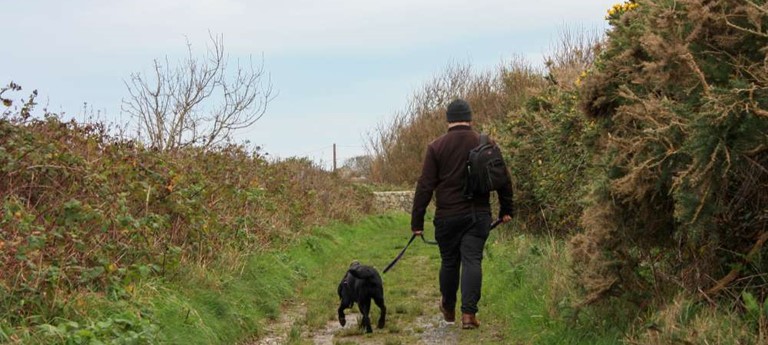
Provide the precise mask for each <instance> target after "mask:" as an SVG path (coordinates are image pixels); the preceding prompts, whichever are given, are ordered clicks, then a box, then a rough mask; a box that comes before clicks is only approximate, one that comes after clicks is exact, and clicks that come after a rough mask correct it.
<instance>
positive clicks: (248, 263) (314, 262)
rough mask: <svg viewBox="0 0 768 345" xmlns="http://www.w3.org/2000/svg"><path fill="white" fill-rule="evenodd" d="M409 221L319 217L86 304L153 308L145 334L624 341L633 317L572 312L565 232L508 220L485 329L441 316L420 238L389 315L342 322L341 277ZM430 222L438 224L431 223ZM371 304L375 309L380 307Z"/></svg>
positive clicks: (383, 254)
mask: <svg viewBox="0 0 768 345" xmlns="http://www.w3.org/2000/svg"><path fill="white" fill-rule="evenodd" d="M429 223H430V222H427V224H429ZM408 224H409V218H408V216H407V215H406V214H404V213H393V214H386V215H377V216H368V217H365V218H363V219H361V220H360V221H359V222H357V223H355V224H333V225H330V226H326V227H322V228H316V229H314V230H312V231H311V232H310V233H309V234H303V235H301V236H300V237H298V238H297V239H296V240H295V241H293V242H292V243H291V244H287V245H285V246H284V247H283V248H282V249H280V250H278V249H270V250H269V251H265V252H262V253H254V254H251V255H247V256H237V255H233V254H229V255H227V253H222V255H221V258H220V259H219V260H218V261H217V262H215V263H210V264H209V265H206V266H200V267H197V268H196V269H186V270H183V271H180V272H179V273H178V274H177V277H176V278H175V279H172V280H170V281H165V280H157V279H150V280H148V281H146V282H144V283H142V284H141V285H138V286H137V287H136V288H135V290H134V291H135V293H134V296H133V297H132V298H131V299H130V300H124V301H117V302H113V303H108V304H106V305H103V306H99V305H93V307H89V308H88V310H91V313H92V316H91V317H92V318H93V319H94V320H102V319H104V318H105V317H107V316H109V317H115V315H123V314H126V313H128V314H131V315H140V316H142V317H143V320H147V319H148V320H151V321H152V325H157V326H156V327H153V328H151V329H150V328H147V329H146V330H145V329H144V328H140V329H139V331H141V332H143V333H141V334H149V335H153V334H156V335H157V337H156V338H153V339H152V340H151V341H149V342H145V343H152V344H155V343H163V344H242V345H262V344H263V345H273V344H347V345H349V344H384V345H397V344H472V345H478V344H618V343H619V341H617V339H620V338H621V333H622V330H621V325H622V324H624V325H626V324H627V323H626V320H621V315H620V314H619V315H616V317H605V316H604V315H590V312H589V311H582V312H581V313H580V314H579V315H580V316H579V318H578V319H576V320H575V321H573V319H572V318H570V317H569V316H568V315H572V314H573V313H572V311H569V305H570V304H571V301H572V299H570V297H569V294H570V290H569V289H570V288H571V287H570V284H568V283H567V282H568V280H569V274H570V273H569V272H570V270H569V269H568V268H567V260H566V259H565V257H564V254H562V253H564V250H563V244H562V241H558V240H554V239H550V240H548V239H546V237H540V236H530V235H523V234H517V233H516V232H515V231H514V227H513V226H502V227H499V228H497V229H495V230H493V232H492V233H491V236H490V237H489V244H488V245H487V246H486V251H485V261H484V263H483V271H484V280H483V298H482V300H481V301H480V304H479V308H480V313H479V314H478V317H479V319H480V321H481V323H482V325H481V327H480V329H479V330H469V331H464V330H461V329H459V326H458V325H457V324H446V323H445V322H443V321H442V320H441V316H440V312H439V311H438V303H439V300H440V295H439V290H438V282H437V274H438V267H439V264H440V260H439V253H438V249H437V247H436V246H433V245H427V244H424V243H422V242H421V241H415V242H414V243H413V244H412V245H411V246H410V247H409V249H408V251H407V252H406V253H405V256H404V257H403V258H402V259H401V260H400V262H399V263H398V264H397V265H396V266H395V267H394V268H393V269H392V270H391V271H389V272H388V273H386V274H384V275H383V280H384V293H385V300H386V303H387V307H388V315H387V325H386V327H385V328H384V329H374V332H373V333H372V334H363V333H362V332H361V331H360V329H359V328H357V327H356V322H357V321H358V320H357V319H358V318H359V317H358V316H355V315H354V314H352V313H354V312H356V308H354V309H353V310H352V311H347V320H348V321H349V323H348V324H347V326H346V327H344V328H342V327H341V326H339V324H338V321H337V315H336V309H337V307H338V303H339V300H338V296H337V294H336V289H337V287H338V283H339V281H340V280H341V279H342V277H343V275H344V273H345V272H346V270H347V267H348V266H349V264H350V262H352V261H353V260H358V261H360V262H361V263H364V264H368V265H372V266H374V267H376V268H378V269H379V271H381V270H382V269H383V267H385V266H386V265H387V264H388V263H389V262H390V261H391V260H392V259H393V258H394V257H395V256H396V255H397V253H399V252H400V250H401V249H402V248H403V246H404V245H405V244H406V243H407V241H408V239H409V238H410V231H409V230H408ZM426 234H427V237H428V238H431V237H433V236H434V230H433V229H432V228H431V227H430V225H428V227H427V229H426ZM372 309H373V312H372V315H371V317H372V319H374V320H375V319H376V318H377V317H378V313H379V311H378V308H376V307H373V308H372ZM142 325H143V324H142ZM617 325H618V326H617ZM138 326H141V325H138ZM134 327H135V326H134ZM145 328H146V327H145ZM145 331H152V332H154V333H147V332H145ZM30 343H34V344H37V343H55V342H40V341H38V342H34V341H33V342H30ZM138 343H141V342H138Z"/></svg>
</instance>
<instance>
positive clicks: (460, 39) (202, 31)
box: [0, 0, 615, 164]
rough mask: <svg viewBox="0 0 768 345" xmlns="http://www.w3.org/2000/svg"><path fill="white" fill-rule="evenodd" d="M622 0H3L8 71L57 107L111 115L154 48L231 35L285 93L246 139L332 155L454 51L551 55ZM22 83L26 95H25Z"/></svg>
mask: <svg viewBox="0 0 768 345" xmlns="http://www.w3.org/2000/svg"><path fill="white" fill-rule="evenodd" d="M614 2H615V1H607V0H596V1H573V0H538V1H530V0H525V1H522V0H470V1H461V0H440V1H437V0H387V1H366V0H314V1H313V0H282V1H245V0H151V1H150V0H123V1H114V0H113V1H105V0H69V1H61V0H39V1H35V0H24V1H3V2H2V10H0V23H3V27H4V30H3V35H2V44H1V45H0V47H1V48H0V83H2V84H6V83H8V82H9V81H14V82H16V83H18V84H20V85H22V86H23V87H24V88H25V93H26V92H27V91H30V90H32V89H38V90H39V92H40V100H41V101H42V102H43V103H47V104H48V108H49V109H50V110H53V111H56V112H65V113H66V114H67V115H65V118H68V117H75V118H77V119H81V118H82V108H83V103H84V102H87V103H88V104H89V107H92V108H93V109H94V110H99V111H101V112H103V113H104V114H106V115H105V118H106V120H108V121H112V122H127V121H129V120H130V118H129V117H128V116H127V115H125V114H121V110H120V108H121V107H120V104H121V99H122V98H124V97H125V96H126V95H127V91H126V88H125V85H124V80H126V79H127V78H128V77H129V76H130V74H131V73H133V72H146V71H148V70H149V69H150V68H151V66H152V61H153V59H155V58H164V57H166V56H168V57H169V58H170V59H171V60H172V61H173V60H175V59H178V58H182V57H183V56H184V54H185V52H186V40H187V39H188V40H189V41H190V43H191V44H192V49H193V51H195V52H197V53H200V54H202V53H204V52H205V46H206V44H207V43H208V42H207V40H208V37H209V32H210V33H213V34H220V35H222V36H223V39H224V46H225V50H226V52H227V53H228V55H229V58H230V61H235V60H237V59H248V57H249V56H253V57H256V58H257V60H260V59H261V57H262V56H263V58H264V68H265V70H266V72H268V73H269V74H270V76H271V79H272V84H273V86H274V88H275V89H276V90H277V91H278V92H279V95H278V96H277V98H275V99H274V101H273V102H272V103H270V105H269V108H268V110H267V113H266V115H265V116H264V117H263V118H262V119H261V120H260V121H259V122H257V123H256V124H255V125H254V126H253V127H252V128H250V129H248V130H245V131H242V132H240V134H238V138H242V139H248V140H250V141H251V142H252V143H254V144H258V145H261V146H262V147H263V149H264V151H266V152H267V153H269V154H270V155H272V156H276V157H289V156H306V157H310V158H312V159H314V160H317V161H322V162H324V163H325V164H330V161H331V157H332V151H331V145H332V144H334V143H336V144H337V145H338V154H339V157H340V161H341V160H343V159H344V158H348V157H351V156H354V155H359V154H363V153H364V149H363V146H364V141H365V137H366V135H367V133H369V132H371V131H372V130H373V129H374V128H375V126H376V125H377V124H380V123H382V122H385V121H386V120H387V119H388V118H390V117H391V116H392V115H393V114H394V113H395V112H396V111H397V110H400V109H403V107H404V106H405V104H406V102H407V100H408V97H409V96H410V95H411V94H412V92H413V91H414V90H415V89H417V88H418V87H419V86H420V85H422V84H424V83H426V82H427V81H428V80H429V79H430V78H431V77H432V76H434V75H437V74H440V73H441V71H443V70H444V69H445V67H446V66H447V65H448V64H449V63H452V62H459V63H469V64H471V65H472V66H473V68H475V69H476V70H482V69H488V68H493V67H495V66H498V65H499V64H500V63H502V62H503V61H505V60H508V59H510V58H512V57H515V56H523V57H526V58H527V59H528V60H529V61H530V62H531V63H532V64H536V65H539V64H541V62H542V61H541V60H542V58H541V56H542V54H544V53H546V52H547V51H548V50H549V49H550V48H551V46H552V45H553V44H554V42H556V40H557V37H558V32H560V31H562V30H563V29H564V28H566V27H567V28H571V29H574V28H584V29H586V30H592V31H597V32H601V31H602V30H604V29H605V27H606V23H605V20H604V16H605V13H606V10H607V9H608V8H609V7H610V6H611V5H612V4H613V3H614ZM19 96H20V95H19Z"/></svg>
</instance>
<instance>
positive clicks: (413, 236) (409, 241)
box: [384, 219, 501, 273]
mask: <svg viewBox="0 0 768 345" xmlns="http://www.w3.org/2000/svg"><path fill="white" fill-rule="evenodd" d="M499 224H501V219H497V220H496V221H494V222H493V223H491V228H490V229H489V230H488V231H491V230H493V228H495V227H497V226H498V225H499ZM416 236H419V237H421V240H422V241H424V243H426V244H433V245H436V244H437V242H436V241H428V240H427V239H426V238H424V235H416V234H413V235H411V239H410V240H408V244H406V245H405V248H403V250H401V251H400V254H397V257H395V259H394V260H392V262H390V263H389V265H387V267H386V268H384V273H387V271H389V270H390V269H391V268H392V267H394V266H395V264H396V263H397V262H398V261H400V258H402V257H403V254H405V250H406V249H408V246H410V245H411V243H413V240H415V239H416Z"/></svg>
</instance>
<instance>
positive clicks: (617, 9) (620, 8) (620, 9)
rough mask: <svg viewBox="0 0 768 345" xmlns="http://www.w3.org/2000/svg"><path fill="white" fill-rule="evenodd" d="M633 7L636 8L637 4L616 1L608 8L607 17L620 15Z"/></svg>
mask: <svg viewBox="0 0 768 345" xmlns="http://www.w3.org/2000/svg"><path fill="white" fill-rule="evenodd" d="M635 8H637V4H636V3H634V2H622V3H618V4H615V5H613V6H612V7H611V8H609V9H608V17H609V18H610V17H613V16H614V15H621V14H624V13H626V12H629V11H631V10H634V9H635Z"/></svg>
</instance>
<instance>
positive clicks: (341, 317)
mask: <svg viewBox="0 0 768 345" xmlns="http://www.w3.org/2000/svg"><path fill="white" fill-rule="evenodd" d="M339 324H341V327H344V326H345V325H346V324H347V318H346V317H345V316H344V304H342V305H340V306H339Z"/></svg>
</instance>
